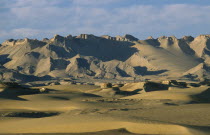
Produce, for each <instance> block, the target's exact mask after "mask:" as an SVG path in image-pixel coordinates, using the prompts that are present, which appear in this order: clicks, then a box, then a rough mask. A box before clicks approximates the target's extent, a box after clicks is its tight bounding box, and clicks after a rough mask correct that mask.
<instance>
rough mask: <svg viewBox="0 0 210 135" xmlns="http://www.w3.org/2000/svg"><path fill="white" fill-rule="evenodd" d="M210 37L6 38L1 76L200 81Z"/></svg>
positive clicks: (204, 73) (0, 49)
mask: <svg viewBox="0 0 210 135" xmlns="http://www.w3.org/2000/svg"><path fill="white" fill-rule="evenodd" d="M209 56H210V35H200V36H198V37H196V38H193V37H191V36H184V37H183V38H181V39H177V38H176V37H174V36H171V37H166V36H162V37H159V38H157V39H154V38H153V37H148V39H146V40H139V39H137V38H136V37H134V36H132V35H128V34H127V35H125V36H116V37H111V36H108V35H104V36H101V37H98V36H94V35H88V34H81V35H79V36H72V35H69V36H67V37H62V36H59V35H55V36H54V37H53V38H51V39H47V38H44V39H43V40H41V41H40V40H36V39H28V38H25V39H18V40H14V39H9V40H6V41H5V42H3V43H2V44H1V45H0V79H1V80H6V81H11V80H13V81H16V80H19V81H31V80H45V79H53V78H59V79H63V78H68V77H72V78H90V79H91V78H96V79H121V80H123V79H125V80H126V79H136V78H138V79H174V78H184V79H189V80H202V79H203V78H209V73H210V66H209V64H210V57H209Z"/></svg>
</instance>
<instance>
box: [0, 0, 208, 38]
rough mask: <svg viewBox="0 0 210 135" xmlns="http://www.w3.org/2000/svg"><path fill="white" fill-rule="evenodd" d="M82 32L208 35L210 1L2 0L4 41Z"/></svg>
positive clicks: (0, 22)
mask: <svg viewBox="0 0 210 135" xmlns="http://www.w3.org/2000/svg"><path fill="white" fill-rule="evenodd" d="M81 33H87V34H95V35H98V36H100V35H111V36H116V35H124V34H132V35H134V36H136V37H137V38H139V39H145V38H147V37H148V36H153V37H155V38H157V37H159V36H163V35H165V36H171V35H174V36H176V37H178V38H180V37H182V36H183V35H192V36H198V35H200V34H210V0H0V42H3V41H4V40H6V39H10V38H14V39H17V38H25V37H28V38H38V39H42V38H45V37H47V38H51V37H53V35H55V34H60V35H62V36H67V35H69V34H72V35H79V34H81Z"/></svg>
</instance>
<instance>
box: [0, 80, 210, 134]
mask: <svg viewBox="0 0 210 135" xmlns="http://www.w3.org/2000/svg"><path fill="white" fill-rule="evenodd" d="M131 85H134V84H131ZM48 88H51V89H52V88H54V89H53V90H51V91H50V92H49V93H41V94H30V95H18V96H17V97H18V98H21V99H24V100H18V99H12V98H6V99H5V98H0V108H1V109H0V133H1V134H12V133H14V134H17V133H19V134H24V133H25V134H32V133H34V134H35V133H37V134H38V135H41V134H44V133H47V134H52V135H53V134H55V135H56V134H57V135H62V134H65V133H66V134H67V133H68V134H93V135H94V134H96V135H97V134H104V135H109V134H123V135H124V134H125V135H129V134H150V135H153V134H167V135H171V134H176V135H181V134H183V135H208V133H209V132H210V128H209V121H210V119H209V116H208V114H209V113H210V107H209V102H208V100H207V99H209V98H208V94H203V93H206V92H207V93H209V88H208V86H204V87H196V88H185V89H183V88H182V89H173V90H169V91H153V92H144V93H142V94H134V95H132V96H129V95H121V96H123V97H121V98H117V97H114V98H113V97H106V96H104V97H101V96H97V95H94V92H93V91H95V92H96V91H100V89H99V88H98V87H96V86H88V85H65V86H64V85H63V86H62V85H57V86H55V87H54V86H48ZM86 88H87V89H86ZM125 88H126V87H125ZM77 90H78V91H77ZM90 91H92V93H87V92H90ZM106 92H107V94H108V93H109V92H110V91H103V93H104V94H106ZM0 95H1V93H0ZM204 95H206V96H204ZM202 99H204V100H202ZM192 101H194V102H192ZM192 103H193V104H192ZM202 103H205V104H202Z"/></svg>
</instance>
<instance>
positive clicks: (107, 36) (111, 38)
mask: <svg viewBox="0 0 210 135" xmlns="http://www.w3.org/2000/svg"><path fill="white" fill-rule="evenodd" d="M101 38H105V39H109V40H116V38H115V37H111V36H109V35H102V36H101Z"/></svg>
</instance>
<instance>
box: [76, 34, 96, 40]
mask: <svg viewBox="0 0 210 135" xmlns="http://www.w3.org/2000/svg"><path fill="white" fill-rule="evenodd" d="M76 38H80V39H96V38H97V37H96V36H95V35H93V34H80V35H78V36H77V37H76Z"/></svg>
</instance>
